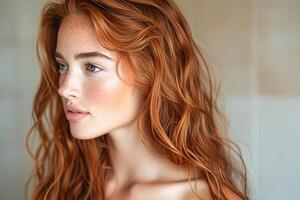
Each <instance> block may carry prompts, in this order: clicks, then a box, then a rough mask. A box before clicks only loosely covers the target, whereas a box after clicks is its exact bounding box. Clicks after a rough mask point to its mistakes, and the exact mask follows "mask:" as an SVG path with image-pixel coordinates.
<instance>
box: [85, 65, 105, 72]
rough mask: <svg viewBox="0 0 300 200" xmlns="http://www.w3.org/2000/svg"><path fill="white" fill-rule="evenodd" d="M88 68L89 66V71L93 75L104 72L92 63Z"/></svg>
mask: <svg viewBox="0 0 300 200" xmlns="http://www.w3.org/2000/svg"><path fill="white" fill-rule="evenodd" d="M86 66H87V70H88V71H90V72H93V73H97V72H99V71H101V70H102V69H101V68H100V67H97V66H96V65H93V64H90V63H87V64H86Z"/></svg>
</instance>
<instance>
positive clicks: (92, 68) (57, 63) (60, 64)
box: [56, 62, 103, 73]
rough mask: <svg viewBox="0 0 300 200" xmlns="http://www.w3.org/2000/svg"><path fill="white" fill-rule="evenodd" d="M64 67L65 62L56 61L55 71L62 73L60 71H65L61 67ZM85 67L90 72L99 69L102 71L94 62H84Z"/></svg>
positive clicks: (95, 71)
mask: <svg viewBox="0 0 300 200" xmlns="http://www.w3.org/2000/svg"><path fill="white" fill-rule="evenodd" d="M64 67H67V66H66V65H65V64H63V63H60V62H56V68H57V71H58V72H59V73H62V71H65V69H62V68H64ZM85 67H86V70H87V71H90V72H92V73H97V72H99V71H102V70H103V69H102V68H100V67H99V66H97V65H94V64H91V63H86V64H85Z"/></svg>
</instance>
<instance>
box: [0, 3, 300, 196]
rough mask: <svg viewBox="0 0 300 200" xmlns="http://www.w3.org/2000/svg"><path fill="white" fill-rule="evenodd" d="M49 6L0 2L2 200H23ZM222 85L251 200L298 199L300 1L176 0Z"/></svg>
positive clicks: (0, 157) (232, 133)
mask: <svg viewBox="0 0 300 200" xmlns="http://www.w3.org/2000/svg"><path fill="white" fill-rule="evenodd" d="M45 2H46V1H45V0H26V1H24V0H10V1H8V0H0V61H1V62H0V136H1V139H0V200H15V199H16V200H17V199H24V197H23V188H24V184H25V181H26V179H27V178H28V175H29V172H30V169H31V168H32V161H31V159H30V157H29V155H28V153H27V152H26V150H25V136H26V133H27V131H28V128H29V126H30V124H31V118H30V117H31V116H30V115H31V107H32V101H33V96H34V93H35V90H36V89H37V84H38V81H39V78H40V75H39V67H38V63H37V59H36V55H35V41H36V35H37V28H38V23H39V17H40V11H41V8H42V5H43V4H44V3H45ZM175 2H176V3H177V4H178V6H179V7H180V8H181V9H182V11H183V13H184V15H185V16H186V18H187V20H188V21H189V23H190V26H191V28H192V32H193V36H194V38H195V39H196V41H197V43H198V44H199V46H200V47H201V48H202V49H203V50H204V51H205V54H206V56H207V58H208V60H209V61H210V63H211V64H213V66H214V67H215V70H216V74H217V77H218V79H219V81H221V82H222V93H223V96H224V103H225V110H224V112H225V114H226V115H227V117H228V119H229V122H230V125H231V126H230V134H231V136H232V138H233V139H234V141H235V142H236V143H237V144H239V146H240V147H241V149H242V151H243V155H244V158H245V161H246V164H247V167H248V177H249V179H250V185H251V197H252V199H258V200H282V199H287V200H298V199H300V194H299V189H300V172H299V170H300V156H299V154H300V148H299V146H300V128H299V125H300V56H299V55H298V53H299V52H300V26H299V25H300V24H299V19H300V12H299V10H300V1H299V0H227V1H217V0H175Z"/></svg>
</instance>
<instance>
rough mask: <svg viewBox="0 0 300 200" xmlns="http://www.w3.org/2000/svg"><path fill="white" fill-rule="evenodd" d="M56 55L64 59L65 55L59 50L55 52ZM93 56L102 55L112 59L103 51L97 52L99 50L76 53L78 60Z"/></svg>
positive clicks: (75, 56)
mask: <svg viewBox="0 0 300 200" xmlns="http://www.w3.org/2000/svg"><path fill="white" fill-rule="evenodd" d="M54 56H55V57H57V58H61V59H64V57H63V55H62V54H61V53H59V52H55V53H54ZM92 57H100V58H106V59H108V60H112V58H111V57H109V56H107V55H105V54H103V53H100V52H97V51H94V52H82V53H78V54H76V55H74V59H76V60H78V59H83V58H92ZM64 60H65V59H64Z"/></svg>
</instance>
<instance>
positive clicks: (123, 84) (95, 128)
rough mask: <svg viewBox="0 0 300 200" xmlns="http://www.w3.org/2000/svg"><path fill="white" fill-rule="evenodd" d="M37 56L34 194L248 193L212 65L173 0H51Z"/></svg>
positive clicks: (127, 198)
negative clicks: (225, 127) (216, 90)
mask: <svg viewBox="0 0 300 200" xmlns="http://www.w3.org/2000/svg"><path fill="white" fill-rule="evenodd" d="M37 56H38V60H39V62H40V66H41V82H40V85H39V88H38V90H37V93H36V96H35V99H34V107H33V120H34V124H33V126H32V128H31V129H30V130H29V133H28V136H27V140H26V144H27V148H28V151H29V153H30V155H31V156H32V157H33V159H34V160H35V164H36V165H35V170H34V171H33V173H32V176H31V178H30V179H29V180H28V183H27V190H28V185H29V183H30V182H31V181H32V180H35V181H34V185H33V189H32V194H31V199H34V200H38V199H47V200H48V199H51V200H54V199H55V200H57V199H64V200H65V199H68V200H73V199H74V200H75V199H76V200H78V199H80V200H85V199H86V200H87V199H93V200H95V199H97V200H101V199H103V200H116V199H120V200H165V199H172V200H194V199H195V200H196V199H202V200H208V199H236V200H237V199H243V200H246V199H249V197H248V194H247V193H248V192H247V187H248V186H247V176H246V170H245V165H244V162H243V159H242V157H241V153H240V151H236V150H235V149H234V148H233V147H234V143H233V142H231V141H230V140H229V138H227V136H226V134H225V133H226V132H225V131H222V128H221V127H222V126H221V125H222V123H221V122H223V125H224V123H225V122H226V120H225V118H223V117H222V113H221V112H220V111H219V109H218V106H217V103H216V96H217V95H215V93H214V89H213V88H214V82H213V81H212V80H213V79H212V72H211V70H210V68H209V66H208V65H207V63H206V62H205V60H204V59H203V56H202V54H201V52H200V51H199V48H198V47H197V46H196V44H195V41H194V40H193V38H192V34H191V30H190V28H189V26H188V23H187V21H186V20H185V18H184V16H183V15H182V13H181V12H180V10H179V9H178V7H177V6H176V5H175V4H174V2H172V1H171V0H61V1H57V2H52V3H48V4H47V5H45V7H44V9H43V11H42V16H41V23H40V27H39V33H38V40H37ZM216 94H217V93H216ZM218 119H223V120H218ZM33 132H35V133H38V135H39V139H40V143H39V145H38V147H37V149H36V150H35V153H32V150H31V149H30V147H29V138H30V136H31V133H33ZM235 147H236V149H237V150H239V148H238V147H237V146H235ZM230 150H234V152H236V153H237V155H238V156H239V157H240V159H241V161H242V162H241V164H242V165H241V166H242V167H243V168H242V169H243V170H240V167H239V165H235V164H234V162H233V159H232V158H233V157H232V155H231V151H230ZM27 196H28V195H27V194H26V197H27Z"/></svg>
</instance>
